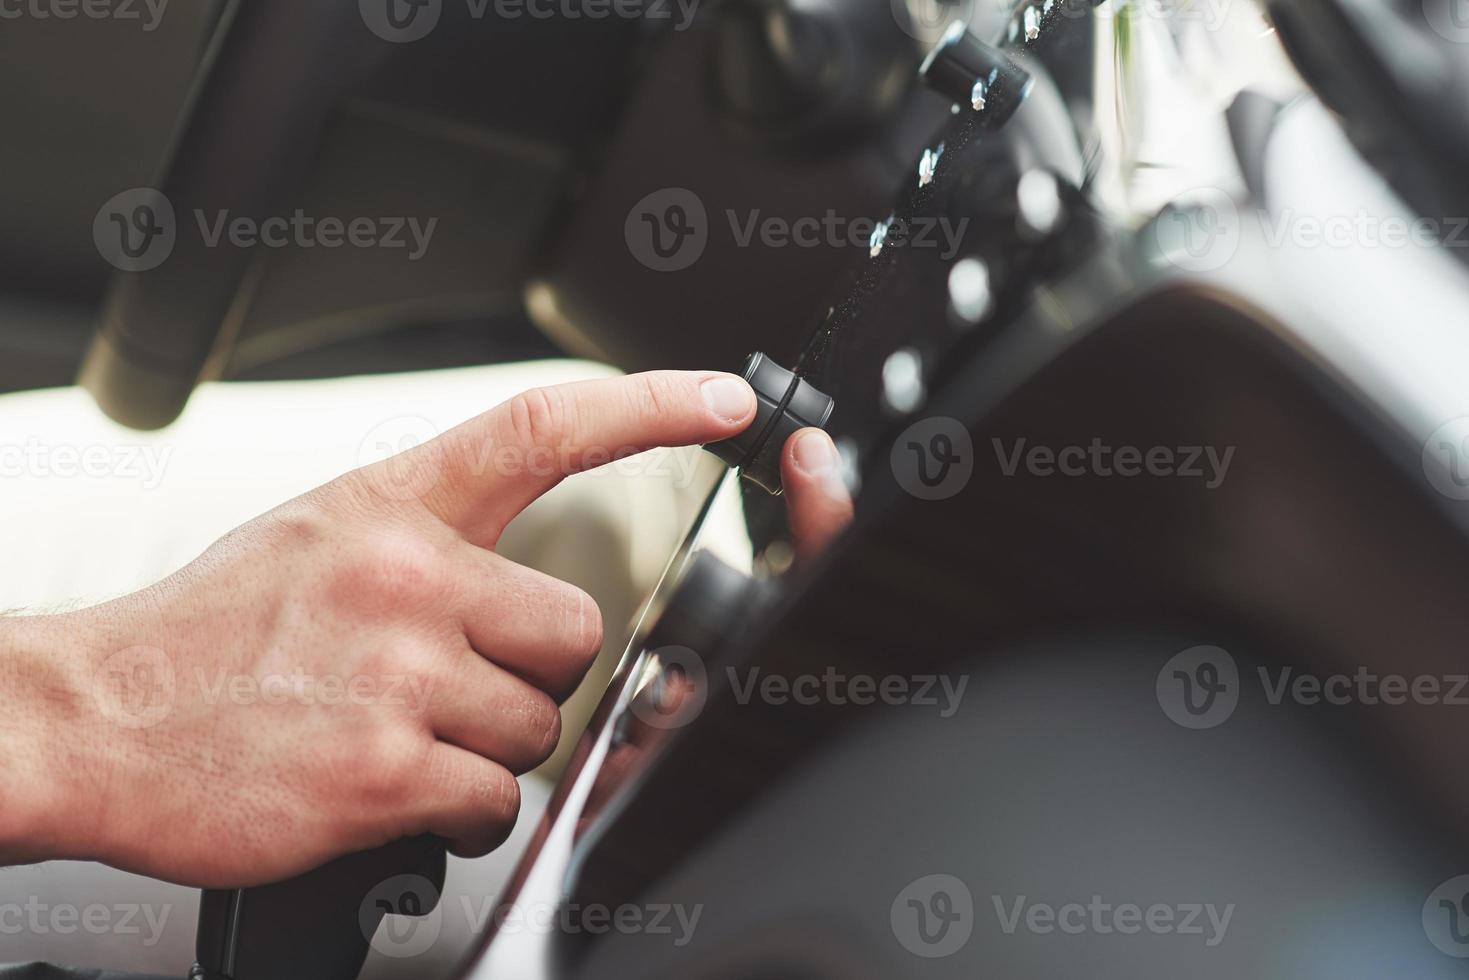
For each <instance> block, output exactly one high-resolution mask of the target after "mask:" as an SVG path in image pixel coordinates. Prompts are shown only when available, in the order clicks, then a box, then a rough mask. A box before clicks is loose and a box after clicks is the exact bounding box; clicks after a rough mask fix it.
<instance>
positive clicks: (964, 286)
mask: <svg viewBox="0 0 1469 980" xmlns="http://www.w3.org/2000/svg"><path fill="white" fill-rule="evenodd" d="M994 301H995V297H994V291H993V289H992V288H991V285H990V267H989V266H987V265H985V264H984V262H983V261H982V260H980V259H976V258H968V259H961V260H960V261H958V262H956V263H955V264H954V268H952V269H950V270H949V309H951V310H953V312H954V316H956V317H958V318H959V319H960V320H961V321H963V322H964V323H968V324H975V323H978V322H979V321H980V320H983V319H984V318H985V315H986V314H987V313H989V311H990V306H991V305H992V304H993V303H994Z"/></svg>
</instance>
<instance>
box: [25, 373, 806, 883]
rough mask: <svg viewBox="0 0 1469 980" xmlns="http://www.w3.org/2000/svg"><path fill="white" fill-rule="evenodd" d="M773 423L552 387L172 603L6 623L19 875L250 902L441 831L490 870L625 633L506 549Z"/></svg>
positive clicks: (802, 474)
mask: <svg viewBox="0 0 1469 980" xmlns="http://www.w3.org/2000/svg"><path fill="white" fill-rule="evenodd" d="M754 411H755V398H754V395H753V393H752V392H751V391H750V389H749V387H748V386H747V385H746V384H745V382H743V381H742V380H740V379H739V378H737V377H734V376H732V375H723V374H708V373H681V372H655V373H650V374H644V375H637V376H633V377H629V378H624V379H617V380H607V381H591V382H584V383H579V384H573V385H565V386H560V387H556V388H548V389H541V390H536V391H531V392H527V393H526V394H523V395H520V396H518V397H516V398H515V399H513V400H511V401H510V402H507V403H506V404H504V405H501V406H500V407H499V408H496V409H494V410H492V411H490V412H487V413H486V414H484V415H482V416H480V417H478V418H476V419H473V420H471V421H469V422H467V423H465V424H464V425H462V426H460V427H458V428H456V429H454V430H452V431H450V432H448V433H445V434H444V435H443V436H441V437H440V438H438V439H436V440H434V441H433V442H430V443H427V444H425V445H423V446H420V447H417V448H416V449H413V450H411V451H409V452H407V453H404V454H401V455H399V456H397V457H394V458H392V459H389V460H386V461H384V462H382V463H379V464H376V465H373V466H370V467H367V468H364V469H362V470H358V471H355V472H353V473H349V474H348V475H346V476H344V477H342V478H340V479H338V480H336V481H334V482H332V483H330V484H327V485H326V486H324V487H321V488H319V489H318V490H315V491H313V492H311V493H308V494H306V495H305V496H303V497H300V498H298V499H296V500H293V501H290V502H288V503H286V504H284V505H283V506H281V507H279V508H277V509H276V510H274V511H272V512H271V513H269V514H266V515H265V516H263V517H261V518H259V519H257V520H255V521H252V522H251V523H249V524H246V525H245V526H243V527H241V528H239V529H238V530H236V531H234V532H232V533H231V534H229V535H228V536H226V537H225V538H224V539H222V540H221V541H219V542H218V543H217V544H215V545H214V546H213V547H212V548H210V549H209V550H208V551H207V552H206V553H205V554H204V555H203V556H202V557H200V558H199V559H198V560H196V561H195V562H193V563H192V564H190V565H189V566H188V567H186V568H184V569H183V570H181V571H180V572H178V573H177V574H176V575H174V576H172V577H171V578H169V579H167V580H165V581H164V582H162V583H160V584H159V585H157V586H154V587H153V588H150V589H147V590H145V591H143V592H140V593H137V594H135V595H132V596H128V597H126V598H123V599H120V600H117V601H115V602H111V603H108V604H106V605H103V606H99V607H96V608H93V609H88V610H83V611H81V612H77V613H71V614H66V615H62V616H54V617H42V618H37V619H30V620H12V621H9V622H7V623H5V632H4V634H3V635H0V643H3V646H0V649H3V650H7V651H10V650H13V651H14V652H15V655H14V656H10V655H9V654H8V653H7V656H6V657H4V658H0V660H3V661H4V662H0V697H4V698H5V702H6V711H5V713H4V715H3V716H0V744H3V745H5V746H6V747H7V751H10V750H11V749H12V748H13V747H18V749H17V750H18V753H19V757H16V756H15V755H14V754H12V757H11V758H9V759H7V761H6V772H7V776H6V785H5V787H4V789H3V797H4V798H3V799H0V858H5V857H9V858H12V859H22V860H39V859H46V858H56V857H67V858H89V859H96V860H101V861H104V862H106V863H108V864H112V865H115V866H117V867H120V868H124V869H127V870H131V871H136V872H141V873H144V874H148V875H152V876H154V877H159V878H164V879H168V880H171V881H175V882H180V883H184V884H191V885H200V886H207V887H234V886H244V885H252V884H258V883H263V882H268V881H274V880H278V879H282V878H285V877H288V876H291V875H293V874H296V873H299V872H303V871H306V870H309V869H311V868H313V867H316V866H317V865H319V864H321V863H323V862H324V861H326V860H328V859H329V858H332V857H335V856H337V855H339V854H342V853H346V852H349V851H356V850H363V849H366V848H370V847H373V846H377V845H381V844H384V843H387V842H389V841H392V840H395V839H397V838H400V837H405V836H412V835H416V834H419V833H424V832H430V833H434V834H438V835H440V836H442V837H444V838H446V839H448V840H449V841H451V842H452V846H453V850H454V851H455V852H456V853H459V854H464V855H477V854H482V853H485V852H486V851H488V850H490V849H492V848H493V847H495V846H496V845H497V844H499V843H500V842H501V841H502V840H503V839H504V837H505V836H506V835H507V834H508V833H509V831H510V829H511V828H512V827H513V825H514V822H515V817H516V813H517V810H518V808H519V804H520V796H519V790H518V788H517V785H516V782H515V776H516V775H517V774H519V773H523V772H525V771H527V770H529V769H531V768H534V767H535V766H536V765H537V764H539V763H540V762H542V761H543V760H544V759H546V758H547V757H548V755H549V754H550V753H551V751H552V749H553V748H554V747H555V745H556V742H557V739H558V737H559V735H560V715H559V713H558V710H557V702H558V700H559V699H561V698H564V697H565V696H566V695H568V694H570V693H571V691H572V690H573V689H574V688H575V687H576V684H577V682H578V681H579V680H580V679H581V677H582V675H583V673H584V671H585V670H586V669H587V667H588V666H589V665H590V663H591V661H592V659H593V657H594V656H595V654H596V652H597V650H598V648H599V646H600V644H601V638H602V623H601V616H600V614H599V612H598V610H597V607H596V605H595V604H594V603H593V602H592V600H591V599H590V598H589V597H588V596H587V595H586V594H585V593H583V592H581V591H580V590H578V589H576V588H574V587H572V586H570V585H567V584H565V583H563V582H560V581H557V580H555V579H552V578H549V577H547V576H545V575H542V574H540V573H537V572H534V571H531V570H530V569H527V568H524V567H521V566H519V565H516V564H515V563H513V562H511V561H508V560H507V559H504V558H501V557H500V556H499V555H497V554H495V552H494V550H493V549H494V547H495V543H496V541H497V539H498V538H499V535H500V533H501V531H502V530H503V529H504V528H505V526H506V524H507V523H509V521H510V520H511V518H513V517H514V516H515V515H516V514H518V513H519V512H520V511H521V510H522V509H524V508H525V507H526V506H527V505H528V504H530V503H531V502H532V501H534V500H535V499H536V498H537V497H539V496H540V495H541V494H543V493H545V492H546V491H547V490H549V489H550V488H551V487H552V486H554V485H555V484H556V483H557V482H559V481H560V479H561V478H562V477H564V476H565V475H567V474H568V473H570V472H575V471H578V470H581V469H585V468H588V467H591V466H596V465H600V464H601V463H605V462H607V461H608V460H609V459H611V458H614V457H615V456H620V455H624V454H626V453H628V452H630V451H632V450H633V449H639V450H641V449H646V448H651V447H655V446H682V445H691V444H696V443H706V442H714V441H717V440H721V439H727V438H729V437H731V436H733V435H735V434H736V433H738V432H739V431H740V430H741V429H743V428H744V426H745V425H747V424H748V423H749V421H750V419H751V418H752V417H753V415H754ZM822 438H823V439H825V437H824V436H823V437H822ZM828 445H829V442H828ZM791 465H792V466H796V467H798V468H799V472H795V475H796V476H797V479H816V478H817V477H813V476H812V475H811V473H808V471H807V468H806V464H805V463H804V462H803V457H801V456H800V455H799V454H798V455H796V456H794V457H793V458H792V461H791ZM792 472H794V471H791V470H789V469H788V474H789V473H792ZM787 479H790V476H789V475H788V476H787ZM801 526H802V527H806V528H818V529H819V528H820V527H825V526H826V524H824V523H822V520H821V519H820V518H819V516H813V517H811V518H810V519H809V520H808V519H807V518H804V517H803V518H802V522H801ZM803 533H809V534H812V535H815V534H819V533H823V532H821V531H819V530H816V531H810V532H803ZM98 546H99V547H105V546H106V542H98ZM7 848H8V849H9V853H5V851H6V849H7Z"/></svg>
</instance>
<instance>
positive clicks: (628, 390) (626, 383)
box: [412, 371, 755, 546]
mask: <svg viewBox="0 0 1469 980" xmlns="http://www.w3.org/2000/svg"><path fill="white" fill-rule="evenodd" d="M754 417H755V393H754V391H752V390H751V388H750V386H749V384H747V383H746V382H745V381H744V379H742V378H740V377H738V376H736V375H733V374H725V373H722V372H714V371H649V372H646V373H643V374H633V375H629V376H627V377H623V378H602V379H597V380H594V381H578V382H574V383H571V384H564V385H556V386H553V387H549V388H534V389H532V390H530V391H526V392H522V393H521V394H519V395H516V396H515V397H514V398H512V399H510V400H509V401H508V402H505V403H504V404H502V405H500V406H498V407H496V408H493V409H491V410H490V411H488V412H485V413H484V414H483V415H480V416H478V417H476V418H473V419H470V420H469V421H468V422H465V423H464V424H463V425H460V426H458V427H457V428H454V429H451V430H449V431H448V432H446V433H444V434H443V435H442V436H440V437H439V438H437V439H435V440H434V441H433V442H430V443H427V444H425V445H423V446H420V447H419V448H418V449H416V450H413V451H412V452H413V453H414V454H421V455H422V458H423V462H424V464H425V465H433V466H437V467H439V468H440V471H439V473H438V474H437V477H438V478H437V479H435V480H433V481H432V486H431V487H430V489H429V490H428V492H427V494H426V495H425V498H424V502H425V503H426V504H427V505H428V507H429V508H430V509H431V510H432V511H433V512H434V513H435V514H436V515H437V516H438V517H439V518H440V519H441V520H443V521H444V522H445V523H447V524H449V525H451V526H453V527H455V528H457V529H459V530H460V531H461V532H462V533H464V535H465V537H467V538H468V539H469V540H471V541H473V542H475V543H477V544H484V545H485V546H490V545H493V543H494V541H495V540H497V539H498V538H499V535H500V532H501V531H502V530H504V528H505V525H506V524H508V523H510V520H511V518H513V517H514V516H515V515H516V514H519V513H520V512H521V511H522V510H524V509H525V508H526V507H527V506H528V505H529V504H530V503H531V502H532V501H534V500H535V499H536V498H537V497H539V496H541V495H542V494H543V493H545V492H546V491H547V490H550V489H551V488H552V487H554V486H556V484H558V483H560V482H561V481H562V480H563V479H565V478H566V477H567V476H569V475H571V474H572V473H578V472H581V471H582V470H585V469H591V468H593V467H596V466H601V465H602V464H604V463H608V462H611V461H612V460H613V459H620V458H623V457H626V456H629V455H632V454H633V453H636V452H642V451H644V450H647V449H653V448H656V447H659V446H691V445H699V444H703V443H709V442H717V441H720V440H723V439H728V438H730V437H731V436H734V435H737V434H738V433H739V432H741V431H742V430H743V429H744V428H745V427H746V426H747V425H749V424H750V422H751V420H753V419H754Z"/></svg>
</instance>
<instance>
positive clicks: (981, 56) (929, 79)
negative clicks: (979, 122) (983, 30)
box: [918, 21, 1032, 125]
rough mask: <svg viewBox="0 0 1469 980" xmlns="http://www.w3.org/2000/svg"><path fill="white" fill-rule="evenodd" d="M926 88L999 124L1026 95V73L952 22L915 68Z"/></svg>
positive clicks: (1028, 77) (1005, 55)
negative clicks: (920, 63)
mask: <svg viewBox="0 0 1469 980" xmlns="http://www.w3.org/2000/svg"><path fill="white" fill-rule="evenodd" d="M918 74H919V75H920V76H921V77H922V78H923V80H924V82H925V83H927V85H928V87H929V88H931V89H933V90H934V91H935V92H938V93H939V94H940V95H943V96H946V97H948V98H950V99H953V100H954V101H955V102H958V103H960V104H961V105H967V106H969V107H970V108H972V109H973V110H974V111H976V112H983V113H985V114H986V116H987V117H989V119H990V121H991V122H992V123H993V124H996V125H998V124H1000V123H1003V122H1004V121H1005V120H1007V119H1009V118H1010V116H1011V115H1012V114H1013V113H1014V112H1015V110H1016V108H1018V107H1019V105H1020V103H1021V101H1022V100H1023V99H1024V98H1025V96H1026V95H1027V94H1029V92H1030V86H1031V82H1032V79H1031V77H1030V73H1029V72H1027V71H1026V70H1025V69H1023V68H1021V67H1020V66H1019V65H1017V64H1016V63H1015V61H1014V60H1013V59H1012V58H1011V57H1010V56H1009V55H1007V54H1006V53H1005V52H1003V51H1001V50H1000V49H999V48H997V47H994V46H993V45H990V44H986V43H984V42H983V41H981V40H980V39H979V38H977V37H975V36H974V35H973V34H972V33H970V32H969V30H968V29H966V28H965V26H964V24H963V23H962V22H958V21H956V22H955V23H953V24H951V25H950V26H949V29H948V30H947V31H945V32H944V36H943V37H942V38H940V39H939V42H938V43H937V44H935V45H934V47H933V50H932V51H930V52H929V53H928V57H927V58H925V59H924V60H923V64H922V65H921V66H919V68H918Z"/></svg>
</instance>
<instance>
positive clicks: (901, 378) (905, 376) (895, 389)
mask: <svg viewBox="0 0 1469 980" xmlns="http://www.w3.org/2000/svg"><path fill="white" fill-rule="evenodd" d="M927 393H928V392H927V389H926V388H925V386H924V384H923V358H922V357H920V356H919V354H918V352H917V351H916V350H914V349H913V348H911V347H902V348H899V349H898V350H895V351H893V352H892V354H890V355H888V359H887V361H886V362H885V363H884V364H883V366H882V399H883V402H884V403H885V404H886V405H887V407H888V408H890V409H892V410H893V411H894V412H897V413H899V414H901V415H907V414H908V413H909V412H912V411H914V410H916V409H917V408H918V407H919V406H920V405H922V404H923V399H924V396H925V395H927Z"/></svg>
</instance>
